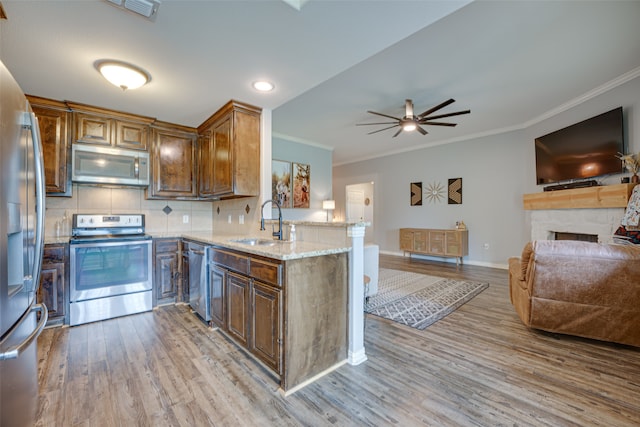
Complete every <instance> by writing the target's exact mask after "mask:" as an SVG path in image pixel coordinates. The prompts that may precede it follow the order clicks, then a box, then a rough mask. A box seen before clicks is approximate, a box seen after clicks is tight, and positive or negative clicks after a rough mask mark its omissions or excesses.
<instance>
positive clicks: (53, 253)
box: [36, 244, 69, 325]
mask: <svg viewBox="0 0 640 427" xmlns="http://www.w3.org/2000/svg"><path fill="white" fill-rule="evenodd" d="M68 249H69V246H68V245H66V244H60V245H58V244H52V245H45V247H44V253H43V258H42V274H41V277H40V288H39V289H38V293H37V297H36V299H37V302H38V303H43V304H44V305H45V306H47V310H49V320H48V322H47V325H61V324H63V323H64V322H65V317H66V315H67V311H68V310H67V307H68V306H69V285H68V283H69V276H68V271H69V256H68Z"/></svg>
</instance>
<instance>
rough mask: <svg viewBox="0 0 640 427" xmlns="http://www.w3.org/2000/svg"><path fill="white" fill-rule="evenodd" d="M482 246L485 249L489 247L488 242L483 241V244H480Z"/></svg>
mask: <svg viewBox="0 0 640 427" xmlns="http://www.w3.org/2000/svg"><path fill="white" fill-rule="evenodd" d="M482 248H483V249H484V250H485V251H486V250H488V249H489V244H488V243H485V244H484V245H482Z"/></svg>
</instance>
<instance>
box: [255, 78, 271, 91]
mask: <svg viewBox="0 0 640 427" xmlns="http://www.w3.org/2000/svg"><path fill="white" fill-rule="evenodd" d="M252 86H253V88H254V89H255V90H257V91H259V92H271V91H272V90H273V89H275V85H274V84H273V83H271V82H268V81H266V80H258V81H257V82H253V85H252Z"/></svg>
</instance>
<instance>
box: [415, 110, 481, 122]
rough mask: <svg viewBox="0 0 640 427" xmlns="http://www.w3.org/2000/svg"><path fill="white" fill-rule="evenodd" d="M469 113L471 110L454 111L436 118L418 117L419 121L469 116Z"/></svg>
mask: <svg viewBox="0 0 640 427" xmlns="http://www.w3.org/2000/svg"><path fill="white" fill-rule="evenodd" d="M470 112H471V110H464V111H456V112H455V113H447V114H439V115H437V116H431V117H420V120H434V119H442V118H444V117H451V116H459V115H461V114H469V113H470Z"/></svg>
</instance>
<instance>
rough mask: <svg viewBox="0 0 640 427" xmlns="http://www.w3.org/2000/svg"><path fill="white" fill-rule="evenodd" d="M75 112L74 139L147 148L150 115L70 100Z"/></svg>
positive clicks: (96, 143)
mask: <svg viewBox="0 0 640 427" xmlns="http://www.w3.org/2000/svg"><path fill="white" fill-rule="evenodd" d="M66 104H67V105H68V106H69V107H70V108H71V110H72V111H73V122H74V137H73V140H74V142H79V143H82V144H92V145H102V146H113V147H119V148H127V149H130V150H141V151H147V150H148V148H149V134H150V131H149V130H150V125H151V123H153V122H154V119H153V118H151V117H145V116H139V115H136V114H129V113H123V112H121V111H115V110H107V109H104V108H99V107H94V106H91V105H84V104H77V103H73V102H69V101H67V103H66Z"/></svg>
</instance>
